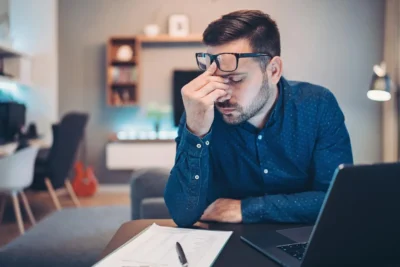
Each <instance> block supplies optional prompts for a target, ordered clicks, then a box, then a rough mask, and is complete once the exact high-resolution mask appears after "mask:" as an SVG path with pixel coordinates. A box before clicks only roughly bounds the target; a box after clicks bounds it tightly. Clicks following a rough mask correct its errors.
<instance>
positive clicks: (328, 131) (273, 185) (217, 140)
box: [164, 77, 353, 226]
mask: <svg viewBox="0 0 400 267" xmlns="http://www.w3.org/2000/svg"><path fill="white" fill-rule="evenodd" d="M278 88H279V96H278V99H277V101H276V103H275V105H274V107H273V110H272V111H271V112H272V113H271V116H270V118H269V120H268V121H267V123H266V125H265V127H264V128H263V129H261V130H260V129H257V128H256V127H255V126H253V125H251V124H250V123H248V122H244V123H241V124H239V125H229V124H227V123H225V122H224V121H223V119H222V115H221V114H220V113H219V112H218V111H215V118H214V122H213V124H212V127H211V130H210V132H209V133H208V134H207V135H206V136H205V137H203V138H201V139H200V138H199V137H197V136H195V135H193V134H192V133H191V132H190V131H189V130H188V129H187V128H186V119H185V114H184V115H183V116H182V119H181V122H180V126H179V130H178V137H177V138H176V144H177V151H176V158H175V165H174V167H173V168H172V170H171V173H170V177H169V179H168V182H167V185H166V188H165V193H164V198H165V202H166V205H167V207H168V210H169V212H170V214H171V216H172V218H173V220H174V221H175V223H176V224H177V225H179V226H190V225H192V224H194V223H195V222H196V221H198V220H199V219H200V217H201V216H202V214H203V212H204V210H205V209H206V208H207V207H208V205H210V204H211V203H212V202H214V201H215V200H216V199H218V198H231V199H240V200H241V209H242V218H243V222H244V223H255V222H286V223H313V222H315V220H316V218H317V216H318V213H319V211H320V208H321V206H322V202H323V200H324V198H325V194H326V191H327V189H328V187H329V185H330V182H331V180H332V176H333V173H334V171H335V169H336V168H337V167H338V166H339V165H340V164H342V163H348V164H351V163H353V156H352V150H351V144H350V138H349V134H348V131H347V129H346V126H345V120H344V115H343V113H342V111H341V109H340V107H339V105H338V103H337V100H336V98H335V97H334V95H333V94H332V93H331V92H330V91H329V90H328V89H325V88H323V87H321V86H317V85H313V84H310V83H305V82H291V81H287V80H285V78H283V77H282V78H281V80H280V82H279V84H278Z"/></svg>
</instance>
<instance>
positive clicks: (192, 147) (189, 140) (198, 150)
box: [181, 125, 212, 157]
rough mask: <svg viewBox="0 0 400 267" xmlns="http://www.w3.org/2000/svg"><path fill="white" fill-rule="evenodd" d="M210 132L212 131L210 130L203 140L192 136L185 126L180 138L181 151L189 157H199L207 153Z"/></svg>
mask: <svg viewBox="0 0 400 267" xmlns="http://www.w3.org/2000/svg"><path fill="white" fill-rule="evenodd" d="M211 132H212V130H210V131H209V132H208V133H207V134H206V135H205V136H204V137H203V138H200V137H198V136H196V135H194V134H192V133H191V132H190V131H189V130H188V128H187V126H186V125H185V127H184V129H183V131H182V138H181V140H182V143H181V146H182V150H183V151H185V152H187V153H188V154H189V155H190V156H193V157H201V156H202V155H204V154H205V153H206V152H208V147H209V146H210V144H211V143H210V139H211Z"/></svg>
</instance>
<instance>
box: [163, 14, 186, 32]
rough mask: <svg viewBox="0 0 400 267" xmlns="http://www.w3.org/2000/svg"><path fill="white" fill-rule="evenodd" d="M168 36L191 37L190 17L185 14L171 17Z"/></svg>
mask: <svg viewBox="0 0 400 267" xmlns="http://www.w3.org/2000/svg"><path fill="white" fill-rule="evenodd" d="M168 34H169V35H170V36H177V37H178V36H180V37H182V36H187V35H189V17H188V16H187V15H185V14H173V15H171V16H169V19H168Z"/></svg>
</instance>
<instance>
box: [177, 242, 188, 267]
mask: <svg viewBox="0 0 400 267" xmlns="http://www.w3.org/2000/svg"><path fill="white" fill-rule="evenodd" d="M176 252H178V257H179V261H180V262H181V264H182V266H183V267H188V266H189V263H188V262H187V259H186V256H185V252H183V249H182V246H181V244H179V242H176Z"/></svg>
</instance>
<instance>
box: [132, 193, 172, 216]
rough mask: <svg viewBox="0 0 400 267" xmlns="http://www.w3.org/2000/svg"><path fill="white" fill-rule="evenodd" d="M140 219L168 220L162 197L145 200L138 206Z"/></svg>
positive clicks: (167, 212)
mask: <svg viewBox="0 0 400 267" xmlns="http://www.w3.org/2000/svg"><path fill="white" fill-rule="evenodd" d="M140 217H141V218H142V219H170V218H171V216H170V215H169V211H168V208H167V206H166V205H165V201H164V198H163V197H152V198H145V199H143V200H142V204H141V205H140Z"/></svg>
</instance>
